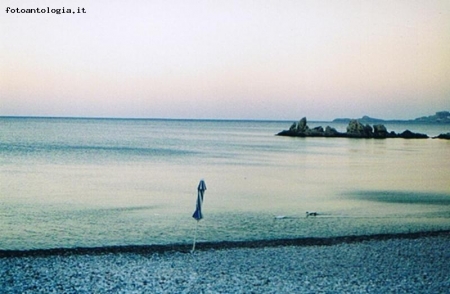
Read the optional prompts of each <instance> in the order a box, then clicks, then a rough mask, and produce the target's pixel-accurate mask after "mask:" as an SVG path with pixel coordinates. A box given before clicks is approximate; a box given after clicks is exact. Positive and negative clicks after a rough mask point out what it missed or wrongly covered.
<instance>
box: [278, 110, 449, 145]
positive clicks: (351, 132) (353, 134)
mask: <svg viewBox="0 0 450 294" xmlns="http://www.w3.org/2000/svg"><path fill="white" fill-rule="evenodd" d="M333 122H337V123H345V122H348V126H347V132H345V133H342V132H338V131H337V130H336V129H335V128H332V127H330V126H327V127H326V128H325V129H324V128H322V127H321V126H319V127H315V128H312V129H311V128H309V126H308V124H307V120H306V117H304V118H302V119H301V120H300V121H298V122H294V123H293V124H292V125H291V127H290V128H289V130H284V131H281V132H279V133H278V134H277V135H278V136H288V137H334V138H360V139H370V138H373V139H386V138H403V139H427V138H429V136H428V135H426V134H421V133H414V132H411V131H410V130H405V131H404V132H402V133H395V132H393V131H391V132H388V130H387V129H386V127H385V126H384V125H383V124H381V123H382V122H385V123H386V122H388V123H389V122H408V123H411V122H413V123H439V124H443V123H450V112H448V111H441V112H436V114H435V115H431V116H427V117H420V118H417V119H414V120H409V121H400V120H395V121H387V120H381V119H376V118H371V117H368V116H363V117H362V118H361V119H346V118H339V119H335V120H333ZM368 123H375V124H374V125H373V126H370V125H369V124H368ZM433 139H447V140H449V139H450V133H447V134H440V135H439V136H436V137H433Z"/></svg>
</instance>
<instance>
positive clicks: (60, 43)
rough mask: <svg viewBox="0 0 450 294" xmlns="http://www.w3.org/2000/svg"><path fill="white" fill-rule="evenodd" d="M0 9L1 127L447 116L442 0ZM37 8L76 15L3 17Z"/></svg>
mask: <svg viewBox="0 0 450 294" xmlns="http://www.w3.org/2000/svg"><path fill="white" fill-rule="evenodd" d="M0 3H1V5H0V10H1V11H0V116H58V117H61V116H69V117H130V118H187V119H262V120H297V119H299V118H301V117H304V116H306V117H307V118H308V119H310V120H323V121H329V120H332V119H334V118H337V117H350V118H357V117H362V116H363V115H369V116H371V117H377V118H384V119H411V118H416V117H419V116H426V115H432V114H434V113H435V112H436V111H441V110H450V1H448V0H442V1H439V0H423V1H416V0H405V1H400V0H387V1H384V0H372V1H366V0H346V1H338V0H335V1H332V0H329V1H325V0H312V1H308V0H304V1H302V0H276V1H266V0H258V1H256V0H239V1H235V0H226V1H222V0H214V1H212V0H210V1H206V0H204V1H202V0H197V1H195V0H192V1H190V0H183V1H181V0H180V1H178V0H173V1H171V0H163V1H159V0H158V1H156V0H145V1H139V0H131V1H116V0H96V1H85V0H71V1H65V0H39V1H36V0H35V1H26V0H22V1H17V0H0ZM8 7H9V8H10V10H9V12H6V11H7V8H8ZM47 7H48V8H49V9H50V10H52V9H62V8H63V7H64V8H65V9H72V11H75V12H78V8H80V9H81V8H84V11H85V13H61V14H56V13H35V14H29V13H17V12H15V13H12V11H11V9H17V8H18V9H19V11H20V10H21V9H29V8H40V9H45V10H47ZM80 11H82V10H80Z"/></svg>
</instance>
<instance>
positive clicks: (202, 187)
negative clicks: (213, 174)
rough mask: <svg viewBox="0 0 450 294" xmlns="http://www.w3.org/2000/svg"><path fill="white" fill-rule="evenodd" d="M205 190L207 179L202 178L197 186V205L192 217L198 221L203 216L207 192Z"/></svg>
mask: <svg viewBox="0 0 450 294" xmlns="http://www.w3.org/2000/svg"><path fill="white" fill-rule="evenodd" d="M205 191H206V184H205V181H204V180H201V181H200V183H199V184H198V188H197V207H196V209H195V212H194V214H193V215H192V217H193V218H195V219H196V220H197V221H199V220H201V219H202V218H203V214H202V204H203V195H204V194H205Z"/></svg>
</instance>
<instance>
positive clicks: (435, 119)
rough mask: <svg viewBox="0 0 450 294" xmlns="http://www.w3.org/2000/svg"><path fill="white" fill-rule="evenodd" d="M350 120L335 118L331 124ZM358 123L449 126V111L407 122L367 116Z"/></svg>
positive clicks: (359, 119)
mask: <svg viewBox="0 0 450 294" xmlns="http://www.w3.org/2000/svg"><path fill="white" fill-rule="evenodd" d="M350 120H352V119H351V118H336V119H334V120H333V122H339V123H348V122H349V121H350ZM357 120H358V121H360V122H361V123H365V124H378V123H386V122H415V123H435V124H450V112H449V111H438V112H436V114H434V115H429V116H422V117H418V118H416V119H409V120H397V119H394V120H384V119H380V118H373V117H369V116H367V115H365V116H363V117H361V118H357Z"/></svg>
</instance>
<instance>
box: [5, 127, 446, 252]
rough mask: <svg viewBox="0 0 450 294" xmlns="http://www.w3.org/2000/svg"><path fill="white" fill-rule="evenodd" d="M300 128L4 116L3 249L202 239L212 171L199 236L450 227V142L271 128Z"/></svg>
mask: <svg viewBox="0 0 450 294" xmlns="http://www.w3.org/2000/svg"><path fill="white" fill-rule="evenodd" d="M290 124H291V123H290V122H255V121H192V120H123V119H56V118H54V119H50V118H0V128H1V131H0V186H1V195H0V232H1V236H0V249H30V248H54V247H76V246H83V247H84V246H89V247H90V246H109V245H130V244H166V243H188V242H192V238H193V234H194V230H195V226H196V221H195V220H194V219H193V218H191V215H192V213H193V212H194V209H195V201H196V197H197V191H196V188H197V184H198V182H199V180H200V179H202V178H203V179H205V181H206V185H207V188H208V190H207V191H206V194H205V201H204V207H203V213H204V215H205V218H204V220H202V221H200V223H199V227H198V238H199V241H221V240H257V239H271V238H289V237H292V238H294V237H303V236H305V237H310V236H320V237H326V236H337V235H350V234H371V233H395V232H408V231H419V230H438V229H450V185H449V183H450V165H449V164H446V159H447V158H450V142H449V141H446V140H434V139H426V140H404V139H387V140H372V139H367V140H366V139H363V140H358V139H348V138H287V137H278V136H274V134H275V133H277V132H279V131H281V130H283V129H287V128H289V126H290ZM316 125H317V123H310V126H311V127H314V126H316ZM320 125H322V126H326V125H331V126H334V127H336V128H337V129H338V130H340V131H344V130H345V125H340V124H334V125H333V124H331V123H321V124H320ZM386 126H387V128H388V130H389V131H391V130H393V131H396V132H401V131H403V130H405V129H410V130H412V131H415V132H422V133H427V134H428V135H430V136H435V135H438V134H439V133H446V132H448V131H449V130H448V128H447V129H446V127H445V126H442V125H441V126H439V125H416V124H413V125H405V124H398V125H395V124H393V125H388V124H387V125H386ZM306 211H317V212H318V213H319V216H318V217H315V218H312V217H309V218H306V217H305V212H306ZM276 216H283V217H282V218H275V217H276Z"/></svg>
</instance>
